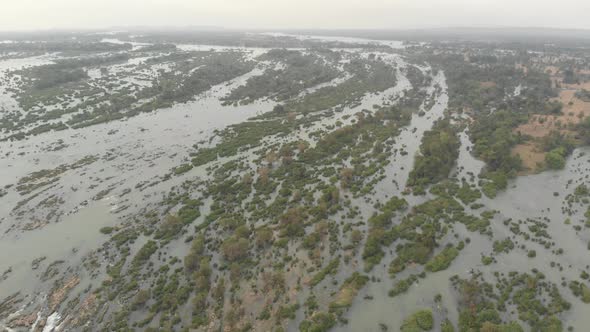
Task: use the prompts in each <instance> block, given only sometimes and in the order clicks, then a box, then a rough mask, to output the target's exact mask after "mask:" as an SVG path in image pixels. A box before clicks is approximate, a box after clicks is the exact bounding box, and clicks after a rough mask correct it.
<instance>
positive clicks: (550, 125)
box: [515, 90, 590, 138]
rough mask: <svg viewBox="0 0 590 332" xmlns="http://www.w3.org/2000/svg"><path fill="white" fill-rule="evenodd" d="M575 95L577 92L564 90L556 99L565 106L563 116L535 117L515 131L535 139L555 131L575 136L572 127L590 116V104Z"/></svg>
mask: <svg viewBox="0 0 590 332" xmlns="http://www.w3.org/2000/svg"><path fill="white" fill-rule="evenodd" d="M575 93H576V90H562V91H561V92H560V93H559V97H557V98H556V99H555V100H558V101H560V102H561V103H562V104H563V110H562V114H561V115H542V114H538V115H533V116H531V118H530V120H529V122H527V123H525V124H523V125H520V126H519V127H518V128H516V130H515V131H516V132H520V133H521V134H524V135H530V136H532V137H535V138H539V137H545V136H547V135H548V134H549V133H550V132H551V131H553V130H557V131H559V132H561V133H562V134H568V135H571V134H573V133H572V131H571V127H572V126H574V125H576V124H578V123H580V122H581V121H582V120H583V119H584V118H586V117H588V116H590V103H588V102H584V101H582V100H580V99H578V98H576V97H574V94H575Z"/></svg>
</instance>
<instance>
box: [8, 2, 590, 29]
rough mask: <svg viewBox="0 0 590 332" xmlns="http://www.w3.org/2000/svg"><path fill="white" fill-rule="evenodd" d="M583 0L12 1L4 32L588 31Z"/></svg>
mask: <svg viewBox="0 0 590 332" xmlns="http://www.w3.org/2000/svg"><path fill="white" fill-rule="evenodd" d="M588 11H590V2H588V1H582V0H562V1H560V2H559V5H556V3H555V2H554V1H548V0H541V1H533V0H520V1H509V0H495V1H492V0H476V1H469V0H447V1H444V2H441V1H436V0H421V1H412V0H395V1H386V0H340V1H336V0H324V1H322V2H321V3H317V1H313V0H299V1H292V0H275V1H271V0H250V1H240V0H224V1H211V0H196V1H190V0H149V1H142V0H102V1H98V0H87V1H76V0H46V1H43V2H39V1H37V0H21V1H12V0H10V1H7V3H5V4H3V12H4V13H6V14H7V15H5V17H3V19H2V20H0V31H16V30H48V29H77V28H85V29H103V28H109V27H133V26H149V27H163V26H167V27H182V26H214V27H223V28H234V29H413V28H441V27H455V26H470V27H551V28H562V29H590V20H588V19H587V17H588V15H587V13H588Z"/></svg>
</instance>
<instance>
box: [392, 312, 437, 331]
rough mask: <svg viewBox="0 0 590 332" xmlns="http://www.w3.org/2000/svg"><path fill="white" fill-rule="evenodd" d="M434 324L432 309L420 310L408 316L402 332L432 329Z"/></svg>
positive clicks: (401, 329)
mask: <svg viewBox="0 0 590 332" xmlns="http://www.w3.org/2000/svg"><path fill="white" fill-rule="evenodd" d="M433 326H434V318H433V317H432V311H430V310H420V311H418V312H416V313H414V314H412V315H411V316H410V317H408V318H406V319H405V320H404V322H403V324H402V326H401V328H400V331H402V332H419V331H431V330H432V328H433Z"/></svg>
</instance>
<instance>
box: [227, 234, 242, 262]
mask: <svg viewBox="0 0 590 332" xmlns="http://www.w3.org/2000/svg"><path fill="white" fill-rule="evenodd" d="M248 246H249V245H248V240H246V239H244V238H235V237H233V236H232V237H230V238H228V239H226V240H225V241H224V242H223V245H222V246H221V250H222V251H223V256H224V257H225V259H227V260H228V261H230V262H235V261H239V260H242V259H244V258H246V257H247V256H248Z"/></svg>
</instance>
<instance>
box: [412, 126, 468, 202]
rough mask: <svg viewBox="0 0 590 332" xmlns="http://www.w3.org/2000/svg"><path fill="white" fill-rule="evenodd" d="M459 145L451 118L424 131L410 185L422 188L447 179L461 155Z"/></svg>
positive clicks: (419, 190)
mask: <svg viewBox="0 0 590 332" xmlns="http://www.w3.org/2000/svg"><path fill="white" fill-rule="evenodd" d="M459 146H460V142H459V139H458V137H457V132H456V130H455V129H454V128H453V127H452V126H451V124H450V120H448V119H446V120H442V121H438V122H437V123H436V124H435V125H434V127H433V128H432V130H431V131H427V132H426V133H424V137H423V138H422V144H421V145H420V154H419V155H418V156H416V161H415V162H414V169H413V170H412V171H411V172H410V177H409V179H408V185H409V186H414V187H418V188H421V187H424V186H426V185H429V184H434V183H437V182H439V181H441V180H443V179H446V178H447V177H448V176H449V173H450V172H451V169H452V167H453V165H454V164H455V161H456V159H457V157H458V156H459ZM417 191H418V192H421V191H422V190H421V189H418V190H417Z"/></svg>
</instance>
